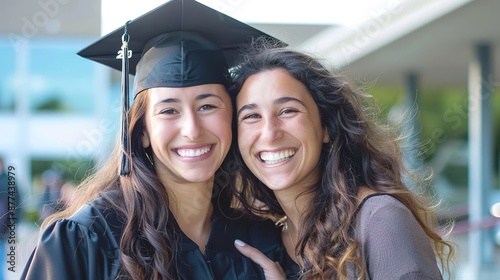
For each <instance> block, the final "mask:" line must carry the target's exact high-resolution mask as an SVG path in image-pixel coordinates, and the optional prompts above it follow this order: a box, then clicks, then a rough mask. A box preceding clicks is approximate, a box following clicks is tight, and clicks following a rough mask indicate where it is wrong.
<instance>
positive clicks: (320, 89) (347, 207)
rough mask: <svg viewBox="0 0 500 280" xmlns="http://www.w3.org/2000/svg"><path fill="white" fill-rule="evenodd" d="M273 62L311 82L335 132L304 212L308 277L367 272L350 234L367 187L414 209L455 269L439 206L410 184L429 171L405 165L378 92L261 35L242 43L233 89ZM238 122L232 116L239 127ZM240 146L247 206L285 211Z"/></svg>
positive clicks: (240, 191)
mask: <svg viewBox="0 0 500 280" xmlns="http://www.w3.org/2000/svg"><path fill="white" fill-rule="evenodd" d="M272 69H284V70H286V71H287V72H288V73H289V74H291V75H292V76H293V77H294V78H295V79H297V80H298V81H300V82H301V83H302V84H304V85H305V86H306V88H307V89H308V91H309V93H310V94H311V96H312V98H313V99H314V101H315V103H316V105H317V106H318V109H319V113H320V118H321V123H322V125H323V126H324V127H326V129H327V130H328V133H329V135H330V142H329V143H326V144H324V145H323V152H322V154H321V156H320V160H319V164H318V169H319V170H318V174H320V177H319V180H318V182H317V183H316V184H315V185H313V186H311V187H310V189H309V190H308V193H310V194H312V202H311V203H309V204H308V206H307V207H308V209H307V210H306V212H305V213H303V215H302V220H301V226H300V231H299V242H298V245H297V246H296V248H295V250H296V253H297V254H298V256H299V257H300V258H301V259H302V261H303V263H304V264H305V266H306V268H307V269H308V272H307V273H305V274H303V275H302V279H345V278H347V276H348V267H350V266H352V265H354V266H355V267H357V269H356V270H357V271H359V274H358V277H359V279H364V277H365V275H366V273H367V272H366V267H365V266H364V263H363V260H362V259H361V253H360V252H359V251H358V245H359V244H358V242H357V241H356V240H355V239H354V237H353V236H352V234H351V230H352V225H353V223H354V220H355V216H356V211H357V207H358V202H357V199H358V197H357V194H358V190H359V189H360V187H362V186H365V187H368V188H370V189H372V190H374V191H376V192H378V193H386V194H390V195H392V196H393V197H395V198H397V199H398V200H399V201H401V202H402V203H403V204H404V205H405V206H406V207H407V208H408V209H410V211H411V212H412V214H413V216H414V217H415V218H416V219H417V221H418V223H419V224H420V226H421V227H422V228H423V230H424V231H425V233H426V234H427V236H428V237H429V239H430V241H431V243H432V245H433V248H434V251H435V254H436V256H437V258H438V259H439V261H440V264H441V266H442V267H443V268H444V269H445V270H446V271H447V272H449V268H448V264H449V262H450V261H451V259H452V257H453V255H454V248H453V244H452V243H451V242H449V241H446V240H444V239H443V237H442V236H441V235H440V234H438V232H437V229H436V226H437V217H436V214H435V211H436V208H435V207H436V205H435V204H433V201H432V198H431V197H430V196H424V195H423V193H422V194H417V193H414V192H412V191H410V190H409V189H408V187H407V184H409V183H411V184H412V185H420V186H424V187H425V186H427V185H428V184H427V183H426V181H425V180H424V177H423V176H419V175H418V174H417V173H412V172H410V171H409V170H407V169H406V168H405V165H404V164H403V160H402V152H401V146H400V143H399V142H400V141H399V140H400V139H401V135H400V134H399V133H398V132H397V130H394V129H392V128H390V127H389V126H388V125H383V124H381V123H379V121H378V120H377V119H376V116H377V113H378V112H377V111H376V110H377V107H376V104H375V102H374V100H373V98H372V97H371V96H370V95H368V94H366V93H363V92H362V91H359V90H357V89H355V88H354V87H353V86H351V85H350V83H349V82H347V79H345V78H343V77H341V76H339V75H337V74H334V73H331V72H330V71H328V70H327V69H326V67H324V66H323V65H322V64H321V63H320V62H319V60H318V59H315V58H314V57H313V56H310V55H308V54H305V53H302V52H298V51H294V50H291V49H288V48H284V47H281V46H274V45H269V44H267V43H265V42H263V41H260V40H257V41H256V42H254V43H253V44H252V45H250V46H249V47H248V48H247V49H245V50H244V57H243V60H242V63H241V64H240V65H239V67H238V68H236V69H234V71H233V78H234V80H235V84H236V88H235V89H234V92H235V94H237V92H238V91H239V89H240V88H241V87H242V85H243V83H244V82H245V81H246V79H247V78H248V77H250V76H252V75H254V74H257V73H260V72H262V71H266V70H272ZM236 123H237V122H236V121H234V119H233V124H234V126H233V127H234V128H235V129H236V127H235V126H236ZM235 138H237V137H235ZM235 151H236V155H235V156H236V159H237V160H238V163H239V166H240V170H239V172H238V173H239V174H238V176H236V177H235V178H234V179H235V180H236V181H237V182H238V184H239V185H238V187H237V188H235V189H234V191H235V193H236V196H237V197H238V198H239V200H240V202H241V206H242V207H243V208H244V209H246V210H247V211H249V212H252V213H254V214H258V215H271V216H274V217H276V218H281V217H283V215H284V214H285V213H284V211H283V209H282V208H281V206H280V205H279V203H278V201H277V199H276V197H275V195H274V193H273V192H272V191H271V190H270V189H269V188H267V187H266V186H265V185H264V184H263V183H262V182H260V181H259V180H258V179H257V177H255V176H254V175H253V174H252V173H251V171H250V170H249V169H248V167H247V166H246V165H245V164H244V162H243V160H242V158H241V155H240V154H239V152H238V151H237V149H235ZM232 185H234V186H236V184H232ZM412 190H413V189H412ZM262 203H264V205H265V206H266V207H264V208H263V207H262ZM256 205H258V206H259V207H256Z"/></svg>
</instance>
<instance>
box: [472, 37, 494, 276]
mask: <svg viewBox="0 0 500 280" xmlns="http://www.w3.org/2000/svg"><path fill="white" fill-rule="evenodd" d="M492 61H493V60H492V58H491V47H490V46H489V45H487V44H484V45H478V46H476V47H475V50H474V59H473V61H472V63H471V65H470V68H469V222H470V224H471V225H473V228H474V225H478V224H479V223H480V221H481V220H482V219H484V218H486V217H490V214H489V209H488V208H489V205H488V203H489V200H488V195H489V193H490V189H491V187H492V176H493V159H492V155H493V143H492V137H493V135H492V130H493V125H492V105H491V103H492V92H493V91H492V81H491V79H492V75H491V74H492V69H491V63H492ZM494 246H495V245H494V242H493V238H492V235H491V232H490V231H489V230H477V229H476V230H472V231H471V232H470V233H469V269H470V271H469V273H470V277H474V278H470V279H486V278H485V277H484V275H485V272H486V271H488V270H489V269H490V266H491V265H492V264H493V258H494ZM481 275H483V276H481Z"/></svg>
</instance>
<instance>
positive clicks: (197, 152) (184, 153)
mask: <svg viewBox="0 0 500 280" xmlns="http://www.w3.org/2000/svg"><path fill="white" fill-rule="evenodd" d="M211 149H212V146H211V145H210V146H206V147H203V148H197V149H177V150H176V152H177V154H178V155H179V156H180V157H183V158H193V157H199V156H202V155H204V154H206V153H208V152H210V150H211Z"/></svg>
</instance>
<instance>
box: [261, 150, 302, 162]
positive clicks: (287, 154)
mask: <svg viewBox="0 0 500 280" xmlns="http://www.w3.org/2000/svg"><path fill="white" fill-rule="evenodd" d="M294 155H295V150H292V149H290V150H283V151H280V152H261V153H260V154H259V157H260V160H261V161H262V162H264V163H265V164H269V165H272V164H277V163H280V162H283V161H285V160H287V159H289V158H291V157H293V156H294Z"/></svg>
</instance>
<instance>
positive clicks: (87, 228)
mask: <svg viewBox="0 0 500 280" xmlns="http://www.w3.org/2000/svg"><path fill="white" fill-rule="evenodd" d="M119 268H120V265H119V250H118V246H117V243H116V241H115V239H114V236H113V234H112V233H111V231H110V230H109V227H108V225H107V223H106V220H105V219H104V218H103V217H102V215H101V213H100V212H99V211H98V210H97V209H96V208H95V207H93V206H91V205H88V204H86V205H84V206H83V207H82V208H81V209H80V210H78V211H77V212H76V213H75V214H74V215H73V216H72V217H70V218H68V219H62V220H58V221H56V222H54V223H53V224H51V225H50V226H49V227H48V228H46V229H45V230H44V231H43V233H42V235H41V237H40V239H39V241H38V244H37V246H36V248H35V249H34V251H33V253H32V254H31V256H30V258H29V260H28V263H27V265H26V267H25V269H24V271H23V274H22V276H21V279H37V280H43V279H47V280H48V279H50V280H59V279H60V280H67V279H115V278H116V275H117V273H118V270H119Z"/></svg>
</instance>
